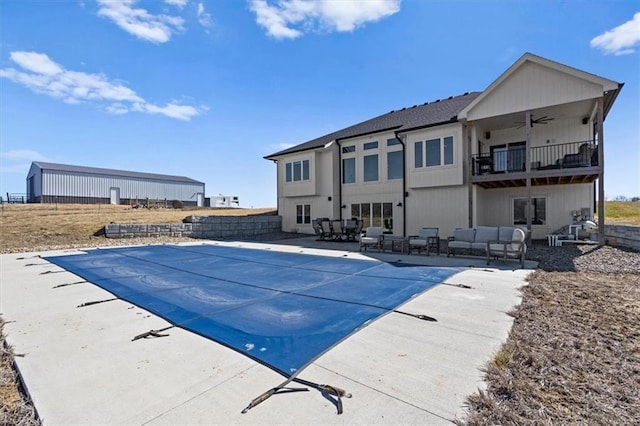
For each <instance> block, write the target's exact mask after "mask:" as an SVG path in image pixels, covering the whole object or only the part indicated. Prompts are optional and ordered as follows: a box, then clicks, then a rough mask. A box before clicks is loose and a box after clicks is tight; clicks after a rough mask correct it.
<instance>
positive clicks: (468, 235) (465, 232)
mask: <svg viewBox="0 0 640 426" xmlns="http://www.w3.org/2000/svg"><path fill="white" fill-rule="evenodd" d="M475 235H476V230H475V229H474V228H458V229H454V230H453V239H454V240H456V241H466V242H468V243H470V242H472V241H473V240H474V238H475ZM469 247H471V246H469Z"/></svg>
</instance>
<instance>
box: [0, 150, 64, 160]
mask: <svg viewBox="0 0 640 426" xmlns="http://www.w3.org/2000/svg"><path fill="white" fill-rule="evenodd" d="M0 158H2V159H3V160H5V161H6V160H12V161H19V160H29V161H51V160H49V159H48V158H47V157H46V156H44V155H43V154H40V153H39V152H37V151H34V150H32V149H10V150H9V151H0Z"/></svg>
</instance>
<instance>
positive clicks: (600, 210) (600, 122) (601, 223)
mask: <svg viewBox="0 0 640 426" xmlns="http://www.w3.org/2000/svg"><path fill="white" fill-rule="evenodd" d="M596 126H597V132H598V167H599V168H600V174H599V175H598V245H601V246H603V245H604V97H600V98H598V122H597V124H596Z"/></svg>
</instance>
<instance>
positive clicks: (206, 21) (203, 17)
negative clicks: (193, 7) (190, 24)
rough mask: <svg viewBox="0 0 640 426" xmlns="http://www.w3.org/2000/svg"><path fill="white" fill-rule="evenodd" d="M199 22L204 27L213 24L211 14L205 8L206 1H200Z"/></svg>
mask: <svg viewBox="0 0 640 426" xmlns="http://www.w3.org/2000/svg"><path fill="white" fill-rule="evenodd" d="M198 22H200V25H202V26H203V27H210V26H211V15H210V14H209V13H207V11H205V10H204V3H198Z"/></svg>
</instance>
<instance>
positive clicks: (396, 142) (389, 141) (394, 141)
mask: <svg viewBox="0 0 640 426" xmlns="http://www.w3.org/2000/svg"><path fill="white" fill-rule="evenodd" d="M393 145H400V141H399V140H398V139H396V138H392V139H387V146H393Z"/></svg>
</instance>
